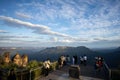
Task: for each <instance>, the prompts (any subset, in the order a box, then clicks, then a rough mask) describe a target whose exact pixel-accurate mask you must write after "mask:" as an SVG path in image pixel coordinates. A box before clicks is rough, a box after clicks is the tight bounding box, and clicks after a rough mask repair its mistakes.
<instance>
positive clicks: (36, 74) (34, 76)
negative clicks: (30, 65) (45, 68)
mask: <svg viewBox="0 0 120 80" xmlns="http://www.w3.org/2000/svg"><path fill="white" fill-rule="evenodd" d="M41 70H42V67H37V68H34V69H31V70H28V69H21V70H20V69H19V70H17V71H15V73H16V78H17V80H38V79H39V78H40V76H41V73H42V71H41ZM8 75H9V70H2V69H1V70H0V80H7V77H8Z"/></svg>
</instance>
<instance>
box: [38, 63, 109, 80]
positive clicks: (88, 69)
mask: <svg viewBox="0 0 120 80" xmlns="http://www.w3.org/2000/svg"><path fill="white" fill-rule="evenodd" d="M69 68H70V65H69V66H68V65H67V66H64V67H63V68H61V69H59V70H55V71H53V72H51V73H50V74H49V75H48V76H46V77H42V78H40V79H39V80H107V79H106V76H107V75H106V73H105V70H104V68H102V69H101V71H96V70H95V69H94V66H93V65H87V66H84V65H80V75H79V77H80V78H79V79H75V78H71V77H69Z"/></svg>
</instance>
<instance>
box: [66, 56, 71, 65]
mask: <svg viewBox="0 0 120 80" xmlns="http://www.w3.org/2000/svg"><path fill="white" fill-rule="evenodd" d="M66 61H67V64H69V63H70V56H69V55H67V57H66Z"/></svg>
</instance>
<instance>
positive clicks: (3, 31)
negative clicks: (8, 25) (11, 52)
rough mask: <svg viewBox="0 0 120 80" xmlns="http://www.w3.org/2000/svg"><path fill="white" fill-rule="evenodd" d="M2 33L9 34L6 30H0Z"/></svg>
mask: <svg viewBox="0 0 120 80" xmlns="http://www.w3.org/2000/svg"><path fill="white" fill-rule="evenodd" d="M0 33H8V32H7V31H5V30H0Z"/></svg>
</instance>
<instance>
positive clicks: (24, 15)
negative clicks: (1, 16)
mask: <svg viewBox="0 0 120 80" xmlns="http://www.w3.org/2000/svg"><path fill="white" fill-rule="evenodd" d="M15 14H16V15H17V16H19V17H22V18H27V19H31V18H32V16H30V15H28V14H24V13H21V12H16V13H15Z"/></svg>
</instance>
